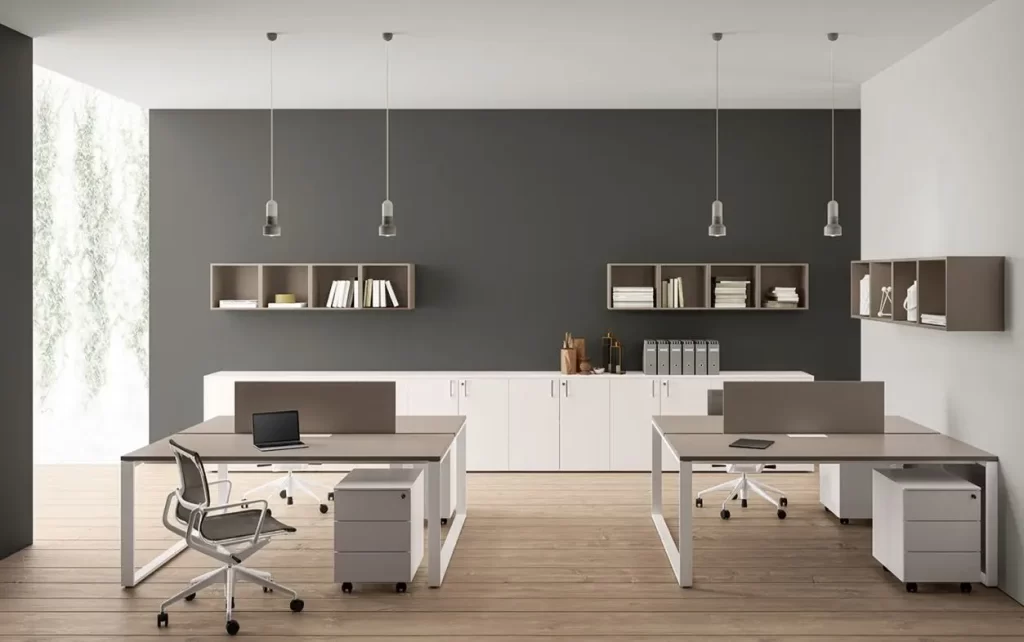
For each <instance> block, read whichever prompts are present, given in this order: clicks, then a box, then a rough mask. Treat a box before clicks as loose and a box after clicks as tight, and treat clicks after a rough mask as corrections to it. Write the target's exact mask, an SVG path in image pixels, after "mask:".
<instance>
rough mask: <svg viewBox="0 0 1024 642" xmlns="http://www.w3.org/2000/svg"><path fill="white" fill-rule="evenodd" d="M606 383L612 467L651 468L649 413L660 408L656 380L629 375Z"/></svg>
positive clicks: (653, 413) (650, 414) (620, 468)
mask: <svg viewBox="0 0 1024 642" xmlns="http://www.w3.org/2000/svg"><path fill="white" fill-rule="evenodd" d="M608 383H609V386H610V389H611V410H610V412H611V442H610V448H611V453H610V460H611V469H612V470H616V471H619V470H650V469H651V417H652V416H653V415H657V414H660V410H661V394H660V392H659V391H658V381H657V380H656V379H653V378H652V379H636V378H629V379H614V380H612V381H609V382H608ZM670 459H671V458H670Z"/></svg>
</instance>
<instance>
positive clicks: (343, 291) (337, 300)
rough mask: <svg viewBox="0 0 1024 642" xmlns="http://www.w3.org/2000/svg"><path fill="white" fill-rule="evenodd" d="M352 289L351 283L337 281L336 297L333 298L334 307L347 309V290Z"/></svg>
mask: <svg viewBox="0 0 1024 642" xmlns="http://www.w3.org/2000/svg"><path fill="white" fill-rule="evenodd" d="M350 287H352V283H351V282H349V281H338V295H337V296H336V297H334V307H336V308H347V307H348V289H349V288H350Z"/></svg>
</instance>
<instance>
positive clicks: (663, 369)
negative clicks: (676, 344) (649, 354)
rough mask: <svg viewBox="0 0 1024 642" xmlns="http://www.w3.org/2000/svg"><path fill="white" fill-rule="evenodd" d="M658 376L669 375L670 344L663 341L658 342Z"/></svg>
mask: <svg viewBox="0 0 1024 642" xmlns="http://www.w3.org/2000/svg"><path fill="white" fill-rule="evenodd" d="M658 374H660V375H667V374H669V344H668V341H665V340H663V339H659V340H658Z"/></svg>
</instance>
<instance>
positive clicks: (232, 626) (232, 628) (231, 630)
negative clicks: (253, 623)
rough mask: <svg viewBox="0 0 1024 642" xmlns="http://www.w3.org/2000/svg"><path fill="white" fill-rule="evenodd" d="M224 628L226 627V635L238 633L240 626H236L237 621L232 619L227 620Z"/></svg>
mask: <svg viewBox="0 0 1024 642" xmlns="http://www.w3.org/2000/svg"><path fill="white" fill-rule="evenodd" d="M224 628H225V629H227V631H228V635H238V629H240V628H242V627H240V626H238V622H236V621H234V620H228V623H227V625H226V626H225V627H224Z"/></svg>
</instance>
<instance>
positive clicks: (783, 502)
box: [779, 497, 789, 506]
mask: <svg viewBox="0 0 1024 642" xmlns="http://www.w3.org/2000/svg"><path fill="white" fill-rule="evenodd" d="M779 506H789V500H788V499H786V498H785V497H780V498H779Z"/></svg>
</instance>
